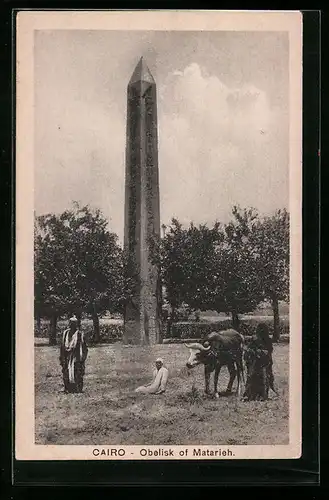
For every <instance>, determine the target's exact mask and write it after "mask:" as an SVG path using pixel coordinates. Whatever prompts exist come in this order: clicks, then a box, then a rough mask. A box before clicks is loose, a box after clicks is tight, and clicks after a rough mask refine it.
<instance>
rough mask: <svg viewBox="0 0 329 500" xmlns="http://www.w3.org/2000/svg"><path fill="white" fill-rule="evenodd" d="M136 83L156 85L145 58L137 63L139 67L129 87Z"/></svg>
mask: <svg viewBox="0 0 329 500" xmlns="http://www.w3.org/2000/svg"><path fill="white" fill-rule="evenodd" d="M136 82H147V83H155V81H154V78H153V76H152V74H151V72H150V70H149V69H148V67H147V64H146V62H145V59H144V57H143V56H142V57H141V58H140V60H139V61H138V63H137V66H136V68H135V70H134V72H133V74H132V77H131V78H130V81H129V85H131V84H132V83H136Z"/></svg>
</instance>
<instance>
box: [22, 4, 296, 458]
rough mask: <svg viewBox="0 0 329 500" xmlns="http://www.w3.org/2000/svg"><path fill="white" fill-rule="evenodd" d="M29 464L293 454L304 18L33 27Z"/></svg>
mask: <svg viewBox="0 0 329 500" xmlns="http://www.w3.org/2000/svg"><path fill="white" fill-rule="evenodd" d="M15 300H16V332H15V405H16V406H15V457H16V459H18V460H86V459H87V460H157V459H160V460H163V459H166V460H180V459H195V460H205V459H218V460H222V459H225V460H227V459H232V460H234V459H246V460H248V459H288V458H299V457H300V456H301V408H302V385H301V380H302V379H301V353H302V350H301V349H302V321H301V305H302V15H301V13H300V12H298V11H291V12H289V11H284V12H283V11H264V12H262V11H202V10H200V11H193V10H192V11H179V10H177V11H174V10H173V11H170V10H167V11H160V10H159V11H156V10H155V11H111V10H109V11H102V12H101V11H93V10H91V11H74V10H72V11H55V10H54V11H36V10H31V11H20V12H18V14H17V18H16V297H15Z"/></svg>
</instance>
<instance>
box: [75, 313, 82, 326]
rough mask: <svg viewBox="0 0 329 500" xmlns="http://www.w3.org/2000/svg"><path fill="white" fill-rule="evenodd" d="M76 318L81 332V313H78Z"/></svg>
mask: <svg viewBox="0 0 329 500" xmlns="http://www.w3.org/2000/svg"><path fill="white" fill-rule="evenodd" d="M75 316H76V318H77V320H78V328H79V330H80V328H81V313H77V314H76V315H75Z"/></svg>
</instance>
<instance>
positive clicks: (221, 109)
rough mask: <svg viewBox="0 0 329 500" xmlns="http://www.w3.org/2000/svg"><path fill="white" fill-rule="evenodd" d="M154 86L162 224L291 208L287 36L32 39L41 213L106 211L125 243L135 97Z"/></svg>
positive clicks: (106, 34)
mask: <svg viewBox="0 0 329 500" xmlns="http://www.w3.org/2000/svg"><path fill="white" fill-rule="evenodd" d="M141 55H143V56H144V57H145V58H146V62H147V64H148V66H149V68H150V70H151V73H152V74H153V76H154V78H155V80H156V83H157V94H158V127H159V173H160V208H161V223H165V224H167V223H168V222H170V220H171V218H172V217H173V216H175V217H177V218H178V219H179V220H181V221H182V222H183V223H188V222H189V221H191V220H193V221H194V222H196V223H199V222H207V223H209V224H211V223H213V222H214V221H215V220H216V219H217V220H220V221H222V222H225V221H227V220H228V218H229V217H230V212H231V208H232V205H233V204H240V205H241V206H243V207H245V206H248V207H249V206H252V207H255V208H257V209H258V210H259V211H261V212H262V213H270V212H272V211H273V210H275V209H277V208H282V207H288V160H289V158H288V144H289V142H288V141H289V138H288V126H289V116H288V97H289V95H288V94H289V73H288V61H289V59H288V56H289V46H288V36H287V34H285V33H279V32H276V33H275V32H234V31H230V32H131V31H130V32H123V31H86V30H81V31H79V30H72V31H64V30H58V31H37V32H35V78H34V81H35V210H36V213H37V214H38V215H39V214H44V213H48V212H57V213H58V212H61V211H63V210H65V209H67V208H69V207H70V206H71V204H72V201H73V200H76V201H80V202H81V203H82V204H90V205H91V206H93V207H98V208H100V209H101V210H102V212H103V214H104V215H105V216H106V217H107V218H108V219H109V228H110V230H112V231H114V232H116V233H117V234H118V235H119V238H120V240H121V241H122V237H123V214H124V204H123V202H124V169H125V130H126V129H125V127H126V89H127V84H128V81H129V79H130V76H131V74H132V72H133V70H134V67H135V66H136V64H137V62H138V60H139V58H140V56H141Z"/></svg>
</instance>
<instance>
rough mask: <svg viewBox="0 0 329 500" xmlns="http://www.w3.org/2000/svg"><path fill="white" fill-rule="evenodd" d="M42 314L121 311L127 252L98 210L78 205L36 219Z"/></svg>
mask: <svg viewBox="0 0 329 500" xmlns="http://www.w3.org/2000/svg"><path fill="white" fill-rule="evenodd" d="M34 255H35V262H34V265H35V268H34V269H35V308H36V313H37V315H40V316H48V317H49V316H51V315H52V314H53V313H54V312H56V314H57V315H60V314H64V313H67V314H71V313H72V312H75V313H78V314H81V313H82V312H85V313H89V314H97V313H102V312H105V311H106V310H113V311H117V310H118V308H119V307H120V306H119V304H120V301H121V299H122V297H121V294H122V289H121V285H122V270H123V257H122V251H121V248H120V247H119V245H118V244H117V236H116V235H115V234H113V233H110V232H109V231H108V230H107V221H106V219H105V218H104V217H103V216H102V214H101V212H100V211H99V210H92V209H90V208H89V207H88V206H84V207H80V206H79V205H78V204H77V203H75V204H74V207H73V209H72V210H66V211H65V212H63V213H62V214H60V215H55V214H47V215H43V216H39V217H37V218H36V230H35V247H34Z"/></svg>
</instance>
